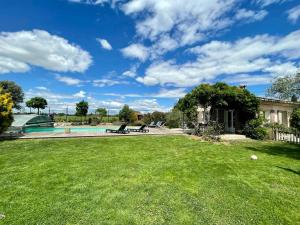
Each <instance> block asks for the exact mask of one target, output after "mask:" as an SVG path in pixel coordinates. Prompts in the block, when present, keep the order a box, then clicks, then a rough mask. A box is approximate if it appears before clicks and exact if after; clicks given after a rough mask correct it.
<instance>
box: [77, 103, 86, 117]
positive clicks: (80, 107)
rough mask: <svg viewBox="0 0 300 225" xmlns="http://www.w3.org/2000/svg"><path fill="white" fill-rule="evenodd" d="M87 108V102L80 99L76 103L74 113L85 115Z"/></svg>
mask: <svg viewBox="0 0 300 225" xmlns="http://www.w3.org/2000/svg"><path fill="white" fill-rule="evenodd" d="M88 110H89V103H88V102H86V101H84V100H82V101H81V102H78V103H77V104H76V115H77V116H86V114H87V113H88Z"/></svg>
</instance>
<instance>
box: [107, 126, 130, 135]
mask: <svg viewBox="0 0 300 225" xmlns="http://www.w3.org/2000/svg"><path fill="white" fill-rule="evenodd" d="M126 126H127V124H122V125H121V126H120V127H119V129H106V130H105V132H106V133H118V134H128V133H129V130H126V129H125V128H126Z"/></svg>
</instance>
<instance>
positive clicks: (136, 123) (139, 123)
mask: <svg viewBox="0 0 300 225" xmlns="http://www.w3.org/2000/svg"><path fill="white" fill-rule="evenodd" d="M144 124H145V123H144V122H143V121H141V120H137V121H134V122H133V123H131V124H130V125H132V126H142V125H144Z"/></svg>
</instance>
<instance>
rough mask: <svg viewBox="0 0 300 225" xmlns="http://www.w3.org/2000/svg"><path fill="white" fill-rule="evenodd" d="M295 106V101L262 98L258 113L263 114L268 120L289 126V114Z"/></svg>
mask: <svg viewBox="0 0 300 225" xmlns="http://www.w3.org/2000/svg"><path fill="white" fill-rule="evenodd" d="M296 107H297V104H296V103H290V102H283V101H282V102H279V101H271V100H270V101H267V100H262V101H261V104H260V114H261V115H264V118H265V119H266V120H267V121H268V122H271V123H279V124H283V125H285V126H287V127H289V126H290V115H291V113H292V112H293V110H294V108H296Z"/></svg>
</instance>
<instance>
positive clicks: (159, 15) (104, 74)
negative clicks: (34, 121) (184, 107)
mask: <svg viewBox="0 0 300 225" xmlns="http://www.w3.org/2000/svg"><path fill="white" fill-rule="evenodd" d="M0 21H1V23H0V80H13V81H15V82H17V83H18V84H19V85H20V86H22V88H23V89H24V92H25V94H26V98H30V97H32V96H42V97H45V98H46V99H47V100H48V102H49V105H50V107H51V110H55V111H64V110H65V108H66V106H67V105H68V107H69V108H72V107H73V106H74V104H75V103H76V102H78V101H79V100H82V99H85V100H87V101H88V102H89V103H90V108H91V110H93V109H95V108H97V107H106V108H109V109H110V110H111V111H117V110H118V109H119V108H120V107H122V105H123V104H125V103H126V104H129V105H130V106H131V107H132V108H134V109H136V110H139V111H142V112H147V111H154V110H159V111H167V110H169V109H170V108H171V107H172V106H173V105H174V103H175V102H176V101H177V100H178V98H179V97H182V96H183V95H184V94H185V93H186V92H188V91H190V90H191V89H192V88H193V87H195V86H196V85H198V84H200V83H202V82H209V83H213V82H216V81H224V82H227V83H230V84H234V85H239V84H246V85H247V86H248V88H249V89H250V90H251V91H252V92H254V93H255V94H257V95H264V93H265V89H266V87H268V85H269V84H270V81H271V80H272V78H273V77H274V76H277V75H278V74H279V75H280V74H288V73H294V72H295V71H297V68H299V67H300V60H299V58H300V2H299V0H160V1H158V0H22V1H20V0H1V1H0Z"/></svg>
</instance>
